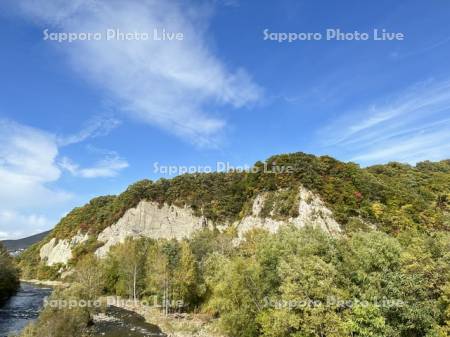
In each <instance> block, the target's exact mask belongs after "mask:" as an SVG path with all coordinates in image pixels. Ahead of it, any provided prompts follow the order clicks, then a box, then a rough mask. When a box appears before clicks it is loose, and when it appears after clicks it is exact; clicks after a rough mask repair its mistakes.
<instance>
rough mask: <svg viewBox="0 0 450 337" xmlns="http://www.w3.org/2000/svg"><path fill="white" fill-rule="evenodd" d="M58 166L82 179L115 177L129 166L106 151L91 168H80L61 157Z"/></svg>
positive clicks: (116, 155)
mask: <svg viewBox="0 0 450 337" xmlns="http://www.w3.org/2000/svg"><path fill="white" fill-rule="evenodd" d="M59 165H60V167H61V168H63V169H65V170H67V171H68V172H70V173H71V174H72V175H74V176H77V177H82V178H105V177H115V176H117V175H118V174H119V172H120V171H121V170H123V169H125V168H127V167H128V166H129V164H128V162H127V161H126V160H125V159H123V158H121V157H120V156H119V155H118V154H117V153H116V152H114V151H108V152H107V153H106V154H105V155H104V157H103V158H102V159H101V160H99V161H97V162H96V163H95V164H94V165H93V166H91V167H84V168H83V167H80V166H79V165H78V164H76V163H74V162H73V161H72V160H71V159H69V158H67V157H63V158H62V159H61V161H60V162H59Z"/></svg>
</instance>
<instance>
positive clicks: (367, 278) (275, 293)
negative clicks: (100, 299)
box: [74, 227, 450, 337]
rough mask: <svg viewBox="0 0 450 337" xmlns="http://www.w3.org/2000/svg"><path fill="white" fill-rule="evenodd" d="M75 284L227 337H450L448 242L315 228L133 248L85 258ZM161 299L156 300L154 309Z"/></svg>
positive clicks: (137, 243)
mask: <svg viewBox="0 0 450 337" xmlns="http://www.w3.org/2000/svg"><path fill="white" fill-rule="evenodd" d="M77 269H78V270H77V272H76V273H75V274H74V275H76V281H77V282H78V283H79V284H84V285H85V286H84V289H90V291H92V293H91V294H87V295H86V296H88V297H95V296H97V295H98V294H100V293H103V294H114V295H120V296H123V297H127V298H130V299H133V298H135V299H139V300H141V301H146V302H147V303H150V304H154V303H158V304H159V305H160V310H161V311H162V312H165V313H171V312H180V311H181V312H202V313H208V314H210V315H211V316H214V317H218V318H219V322H220V326H221V329H222V331H223V333H224V334H226V335H227V336H230V337H257V336H265V337H289V336H292V337H297V336H309V337H316V336H317V337H319V336H320V337H341V336H342V337H343V336H367V337H368V336H386V337H425V336H427V337H432V336H433V337H438V336H441V337H444V336H447V335H448V334H449V333H450V235H449V233H447V232H435V233H433V234H424V233H419V232H417V231H404V232H401V233H399V235H398V236H397V237H395V238H394V237H392V236H389V235H387V234H384V233H382V232H378V231H373V232H357V233H354V234H351V235H349V236H348V237H341V238H333V237H330V236H328V235H326V234H324V233H323V232H321V231H320V230H315V229H312V228H304V229H296V228H293V227H285V228H283V229H282V230H281V231H280V232H278V233H276V234H269V233H267V232H265V231H262V230H254V231H252V232H250V233H248V235H247V237H246V240H245V241H244V242H242V243H241V244H239V245H236V242H234V241H233V235H230V234H229V233H218V232H212V231H209V230H204V231H201V232H198V233H197V234H196V235H195V236H194V237H193V238H192V239H190V240H184V241H182V242H177V241H167V240H158V241H154V240H150V239H140V240H128V241H126V242H125V243H123V244H120V245H117V246H115V247H114V248H113V249H112V250H111V251H110V253H109V255H108V257H107V258H106V259H105V260H97V259H96V258H94V257H93V256H92V255H88V256H87V257H85V258H84V259H83V260H81V261H80V262H79V265H78V267H77ZM155 299H157V300H156V301H155Z"/></svg>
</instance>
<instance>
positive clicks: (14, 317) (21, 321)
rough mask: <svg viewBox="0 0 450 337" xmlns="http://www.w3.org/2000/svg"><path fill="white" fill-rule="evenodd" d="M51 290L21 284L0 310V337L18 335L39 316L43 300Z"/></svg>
mask: <svg viewBox="0 0 450 337" xmlns="http://www.w3.org/2000/svg"><path fill="white" fill-rule="evenodd" d="M51 292H52V289H51V288H48V287H42V286H37V285H34V284H29V283H21V285H20V289H19V291H18V292H17V294H16V295H14V296H13V297H11V298H10V299H9V300H8V301H7V302H6V303H5V305H4V306H2V307H1V308H0V337H6V336H10V335H13V334H17V333H19V332H20V331H21V330H22V329H23V328H24V327H25V326H26V325H27V324H28V323H30V322H31V321H32V320H35V319H36V318H37V317H38V316H39V311H40V310H41V308H42V304H43V302H44V298H45V297H46V296H48V295H50V294H51Z"/></svg>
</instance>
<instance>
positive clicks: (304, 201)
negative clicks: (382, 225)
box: [235, 187, 341, 239]
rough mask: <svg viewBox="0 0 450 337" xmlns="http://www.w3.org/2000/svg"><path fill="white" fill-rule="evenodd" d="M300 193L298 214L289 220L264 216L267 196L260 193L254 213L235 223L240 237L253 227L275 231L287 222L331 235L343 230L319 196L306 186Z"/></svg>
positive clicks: (301, 188) (254, 202)
mask: <svg viewBox="0 0 450 337" xmlns="http://www.w3.org/2000/svg"><path fill="white" fill-rule="evenodd" d="M298 193H299V194H298V198H299V204H298V216H297V217H295V218H290V219H288V220H287V221H281V220H276V219H273V218H271V217H268V218H262V217H261V216H260V213H261V210H262V207H263V205H264V201H265V196H264V195H258V196H257V197H256V198H255V200H254V201H253V207H252V214H251V215H249V216H246V217H245V218H243V219H242V220H241V221H240V222H238V223H236V224H235V225H236V227H237V229H238V236H239V239H242V237H243V235H244V234H245V233H246V232H247V231H249V230H251V229H253V228H262V229H266V230H268V231H269V232H271V233H275V232H277V231H278V229H279V228H280V226H282V225H285V224H293V225H294V226H295V227H298V228H301V227H304V226H307V225H311V226H314V227H318V228H320V229H322V230H323V231H325V232H327V233H329V234H331V235H336V234H338V233H339V232H341V227H340V226H339V224H338V223H337V222H336V221H335V220H334V218H333V213H332V212H331V210H330V209H329V208H327V207H326V205H325V203H324V202H323V201H322V200H321V199H320V198H319V196H317V195H315V194H314V193H312V192H311V191H309V190H307V189H306V188H304V187H300V189H299V192H298Z"/></svg>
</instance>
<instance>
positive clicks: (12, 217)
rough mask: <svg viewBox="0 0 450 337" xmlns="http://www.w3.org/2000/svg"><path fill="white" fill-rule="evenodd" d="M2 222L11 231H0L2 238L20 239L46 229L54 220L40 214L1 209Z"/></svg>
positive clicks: (0, 238) (0, 221) (0, 219)
mask: <svg viewBox="0 0 450 337" xmlns="http://www.w3.org/2000/svg"><path fill="white" fill-rule="evenodd" d="M0 224H1V226H2V227H4V228H5V229H11V231H8V232H6V231H0V240H4V239H20V238H23V237H27V236H31V235H34V234H37V233H40V232H43V231H45V230H46V229H48V228H49V226H51V225H52V224H54V222H53V221H51V220H50V219H48V218H46V217H45V216H42V215H38V214H22V213H18V212H16V211H10V210H0Z"/></svg>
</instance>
